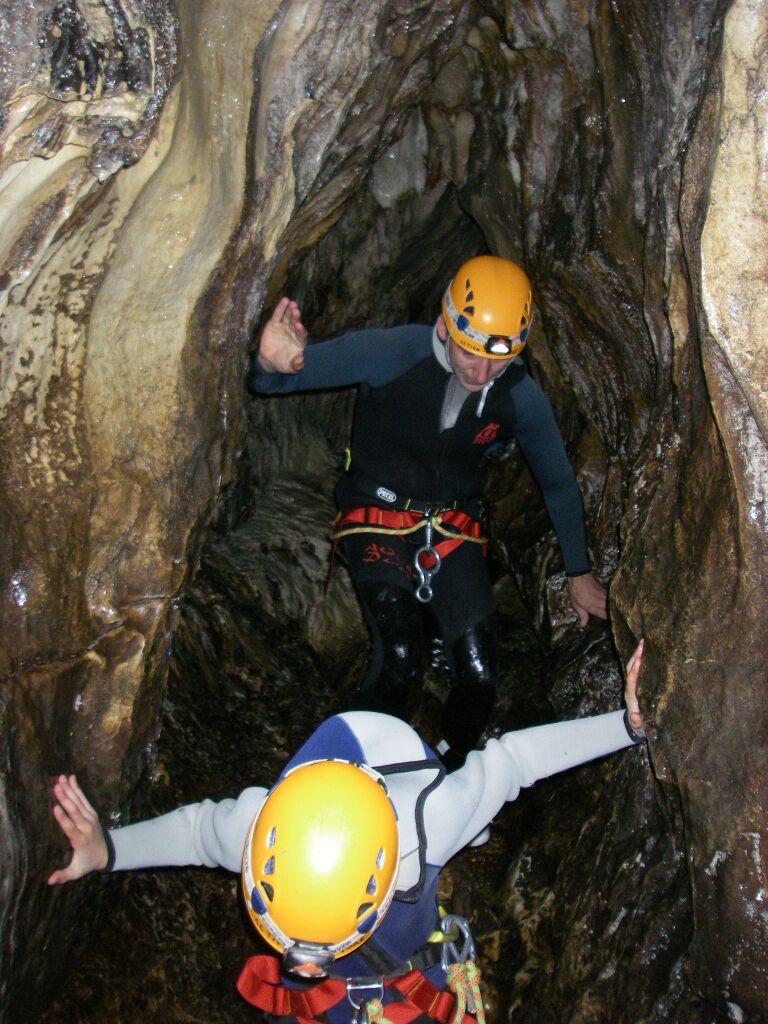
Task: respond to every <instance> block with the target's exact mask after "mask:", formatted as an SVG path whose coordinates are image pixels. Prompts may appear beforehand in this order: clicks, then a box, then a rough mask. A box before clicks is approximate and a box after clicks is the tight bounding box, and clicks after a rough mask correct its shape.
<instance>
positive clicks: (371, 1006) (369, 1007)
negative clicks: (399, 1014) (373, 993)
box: [365, 999, 392, 1024]
mask: <svg viewBox="0 0 768 1024" xmlns="http://www.w3.org/2000/svg"><path fill="white" fill-rule="evenodd" d="M365 1012H366V1013H367V1014H368V1021H369V1024H392V1022H391V1021H389V1020H387V1018H386V1017H385V1016H384V1006H383V1004H382V1002H381V1000H380V999H371V1000H370V1002H367V1003H366V1004H365Z"/></svg>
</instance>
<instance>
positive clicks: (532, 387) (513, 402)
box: [249, 324, 590, 576]
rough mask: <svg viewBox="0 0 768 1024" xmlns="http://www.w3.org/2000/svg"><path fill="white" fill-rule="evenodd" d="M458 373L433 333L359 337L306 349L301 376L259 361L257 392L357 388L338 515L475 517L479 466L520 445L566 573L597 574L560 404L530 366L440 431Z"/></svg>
mask: <svg viewBox="0 0 768 1024" xmlns="http://www.w3.org/2000/svg"><path fill="white" fill-rule="evenodd" d="M451 377H452V374H451V373H450V371H448V370H446V369H444V368H443V366H442V365H441V363H440V362H439V361H438V359H437V358H436V355H435V351H434V348H433V340H432V328H431V327H427V326H423V325H413V324H411V325H407V326H403V327H392V328H387V329H381V330H363V331H352V332H350V333H348V334H344V335H341V336H340V337H338V338H334V339H332V340H330V341H324V342H319V343H315V344H310V345H308V346H307V348H306V349H305V354H304V367H303V369H302V370H301V371H300V372H299V373H297V374H279V373H271V374H265V373H262V372H260V371H259V369H258V364H257V362H256V358H255V356H254V359H253V363H252V369H251V373H250V374H249V387H250V388H251V390H252V391H255V392H258V393H262V394H285V393H290V392H294V391H311V390H319V389H323V390H324V389H327V388H333V387H342V386H346V385H353V384H356V385H358V397H357V403H356V405H355V418H354V424H353V428H352V447H351V452H352V459H351V465H350V468H349V470H348V471H347V472H346V473H345V474H344V476H343V477H342V478H341V480H340V481H339V483H338V485H337V488H336V498H337V501H338V504H339V508H341V509H342V510H343V509H349V508H356V507H358V506H361V505H377V506H380V507H382V508H392V507H402V504H403V501H404V499H406V498H411V499H414V500H416V501H418V502H420V503H434V504H439V505H450V504H451V503H453V502H456V503H457V506H456V507H458V508H460V509H462V510H463V511H466V512H468V513H469V514H470V515H473V516H476V515H477V513H478V510H479V503H480V463H481V461H482V459H483V456H484V455H485V454H486V453H487V452H488V450H489V448H490V447H491V446H492V445H495V444H497V443H503V442H505V441H509V440H511V439H513V438H514V439H515V440H516V441H517V443H518V444H519V446H520V449H521V451H522V452H523V455H524V456H525V458H526V461H527V463H528V465H529V467H530V469H531V471H532V473H533V475H534V477H535V478H536V480H537V482H538V484H539V486H540V487H541V489H542V493H543V495H544V501H545V504H546V506H547V511H548V512H549V516H550V519H551V520H552V524H553V526H554V528H555V532H556V534H557V538H558V541H559V543H560V548H561V551H562V554H563V561H564V564H565V569H566V572H567V573H568V575H570V576H576V575H580V574H581V573H585V572H589V569H590V566H589V557H588V554H587V547H586V538H585V531H584V517H583V512H582V505H581V494H580V492H579V488H578V484H577V483H576V479H575V476H574V473H573V469H572V468H571V464H570V462H569V461H568V456H567V455H566V453H565V447H564V445H563V441H562V437H561V435H560V431H559V429H558V426H557V423H556V421H555V418H554V415H553V413H552V407H551V406H550V404H549V401H548V400H547V398H546V396H545V395H544V393H543V392H542V390H541V388H540V387H539V386H538V384H537V383H536V382H535V381H534V380H533V378H532V377H531V376H530V374H529V373H528V372H527V370H526V367H525V364H524V363H523V362H522V360H515V361H514V362H513V363H511V364H510V365H509V367H508V369H507V370H506V371H505V372H504V373H503V375H502V376H500V377H498V378H496V379H495V380H494V381H493V383H492V386H489V387H488V388H486V389H484V391H482V392H475V393H472V394H470V395H469V396H468V397H467V398H466V400H465V401H464V403H463V405H462V406H461V409H460V411H459V415H458V417H457V419H456V422H455V424H454V425H453V426H451V427H449V428H447V429H441V413H442V408H443V402H444V399H445V395H446V389H447V388H448V386H449V382H450V380H451Z"/></svg>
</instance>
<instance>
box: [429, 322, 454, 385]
mask: <svg viewBox="0 0 768 1024" xmlns="http://www.w3.org/2000/svg"><path fill="white" fill-rule="evenodd" d="M432 351H433V352H434V353H435V359H437V361H438V363H440V365H441V366H442V368H443V369H444V370H447V371H448V373H453V367H452V366H451V357H450V356H449V354H448V343H447V339H446V341H443V339H442V338H441V337H440V335H439V334H438V333H437V323H435V326H434V327H433V328H432Z"/></svg>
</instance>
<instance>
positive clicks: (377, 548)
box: [362, 544, 413, 576]
mask: <svg viewBox="0 0 768 1024" xmlns="http://www.w3.org/2000/svg"><path fill="white" fill-rule="evenodd" d="M362 561H363V562H364V563H369V562H384V563H385V564H386V565H392V566H394V567H395V569H399V570H400V572H404V573H405V575H406V576H412V575H413V568H412V567H411V566H410V565H408V563H407V562H404V561H403V560H402V558H401V557H400V555H399V554H398V553H397V551H395V549H394V548H391V547H389V546H388V545H386V544H367V545H366V548H365V555H364V556H363V558H362Z"/></svg>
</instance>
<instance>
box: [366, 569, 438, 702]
mask: <svg viewBox="0 0 768 1024" xmlns="http://www.w3.org/2000/svg"><path fill="white" fill-rule="evenodd" d="M357 595H358V598H359V600H360V605H361V607H362V609H363V614H364V615H365V621H366V623H367V625H368V631H369V633H370V638H371V650H370V655H369V660H368V672H367V674H366V677H365V679H363V681H362V682H361V684H360V689H359V700H358V707H360V708H362V709H364V710H367V711H386V712H387V713H388V714H390V715H397V717H398V718H405V716H406V712H407V706H408V698H409V696H410V693H411V688H412V687H413V685H414V684H415V683H419V682H421V679H422V677H423V675H424V668H425V654H424V636H423V631H422V620H421V608H420V607H419V605H418V603H417V601H416V598H415V597H414V596H413V592H412V591H409V590H405V589H403V588H402V587H395V586H392V584H390V583H373V582H370V581H367V582H364V583H361V584H359V585H358V587H357Z"/></svg>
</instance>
